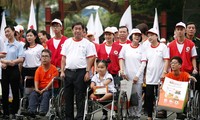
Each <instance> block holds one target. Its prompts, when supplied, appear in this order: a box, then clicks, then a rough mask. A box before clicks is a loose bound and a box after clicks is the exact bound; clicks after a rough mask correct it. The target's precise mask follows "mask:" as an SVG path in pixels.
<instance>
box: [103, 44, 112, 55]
mask: <svg viewBox="0 0 200 120" xmlns="http://www.w3.org/2000/svg"><path fill="white" fill-rule="evenodd" d="M105 48H106V53H107V54H108V55H109V54H110V51H111V49H112V46H107V45H105Z"/></svg>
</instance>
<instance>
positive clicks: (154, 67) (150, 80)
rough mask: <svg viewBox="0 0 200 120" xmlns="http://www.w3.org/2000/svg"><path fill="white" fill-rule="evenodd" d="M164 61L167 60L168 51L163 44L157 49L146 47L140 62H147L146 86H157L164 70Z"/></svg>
mask: <svg viewBox="0 0 200 120" xmlns="http://www.w3.org/2000/svg"><path fill="white" fill-rule="evenodd" d="M164 59H169V51H168V48H167V46H166V45H165V44H164V43H160V44H159V45H158V46H157V47H152V46H148V47H147V48H146V49H145V52H144V58H142V60H144V61H147V62H148V63H147V69H146V84H150V85H157V84H158V83H159V82H160V78H161V75H162V72H163V69H164Z"/></svg>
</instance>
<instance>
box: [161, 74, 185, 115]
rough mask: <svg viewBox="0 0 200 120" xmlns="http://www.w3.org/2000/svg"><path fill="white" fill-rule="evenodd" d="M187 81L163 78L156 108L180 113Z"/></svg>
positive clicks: (183, 105)
mask: <svg viewBox="0 0 200 120" xmlns="http://www.w3.org/2000/svg"><path fill="white" fill-rule="evenodd" d="M187 91H188V82H180V81H176V80H173V79H170V78H168V77H166V78H165V81H164V84H163V87H162V89H161V90H160V93H159V99H158V109H159V110H169V111H172V112H177V113H181V112H183V110H184V107H185V105H186V100H187V93H188V92H187Z"/></svg>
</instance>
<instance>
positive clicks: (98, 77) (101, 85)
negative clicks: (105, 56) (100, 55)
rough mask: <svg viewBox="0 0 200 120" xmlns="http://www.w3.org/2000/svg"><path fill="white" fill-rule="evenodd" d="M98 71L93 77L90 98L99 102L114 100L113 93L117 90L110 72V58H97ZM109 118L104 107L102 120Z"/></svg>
mask: <svg viewBox="0 0 200 120" xmlns="http://www.w3.org/2000/svg"><path fill="white" fill-rule="evenodd" d="M96 62H97V72H98V74H95V75H94V76H93V77H92V80H91V84H90V88H91V89H92V90H93V93H92V94H91V95H90V99H92V100H94V101H98V102H103V101H106V100H112V97H113V93H114V92H116V89H115V87H114V80H113V77H112V75H111V74H109V73H108V70H107V67H108V63H109V62H110V61H109V60H97V61H96ZM106 119H107V111H106V110H104V109H103V116H102V120H106Z"/></svg>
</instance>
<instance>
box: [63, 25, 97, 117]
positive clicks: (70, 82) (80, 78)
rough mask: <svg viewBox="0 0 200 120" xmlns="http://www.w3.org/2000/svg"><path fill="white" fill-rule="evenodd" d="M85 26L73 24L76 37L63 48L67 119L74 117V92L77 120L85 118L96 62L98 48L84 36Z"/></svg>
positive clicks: (69, 40) (68, 40) (70, 39)
mask: <svg viewBox="0 0 200 120" xmlns="http://www.w3.org/2000/svg"><path fill="white" fill-rule="evenodd" d="M83 29H84V26H83V24H82V23H80V22H78V23H75V24H73V25H72V32H73V35H74V37H72V38H69V39H67V40H66V41H65V43H64V45H63V47H62V50H61V55H62V60H61V75H60V76H61V77H62V78H64V79H65V80H64V82H65V83H64V94H65V103H66V104H65V106H66V107H65V116H66V119H65V120H73V119H74V94H75V95H76V98H75V99H76V106H77V115H76V120H83V114H84V102H85V95H86V89H87V84H86V82H87V81H88V80H89V79H90V76H89V71H90V69H91V66H92V65H93V63H94V59H95V55H96V50H95V46H94V44H93V43H91V42H90V41H89V40H87V39H85V38H83Z"/></svg>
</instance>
